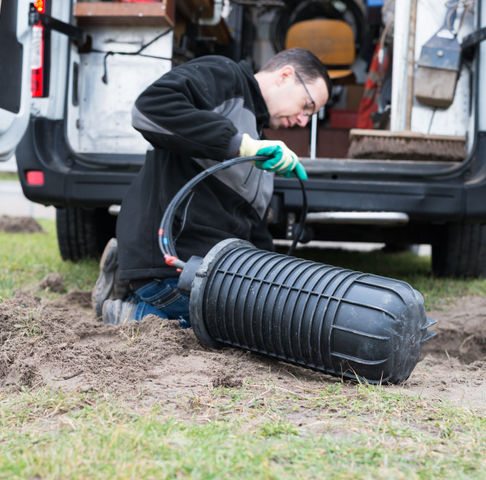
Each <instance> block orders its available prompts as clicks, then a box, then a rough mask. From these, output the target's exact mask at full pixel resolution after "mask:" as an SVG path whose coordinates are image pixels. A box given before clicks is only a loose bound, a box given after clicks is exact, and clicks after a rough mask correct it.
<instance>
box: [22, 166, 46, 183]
mask: <svg viewBox="0 0 486 480" xmlns="http://www.w3.org/2000/svg"><path fill="white" fill-rule="evenodd" d="M25 180H26V181H27V184H28V185H35V186H42V185H44V172H43V171H42V170H27V171H26V172H25Z"/></svg>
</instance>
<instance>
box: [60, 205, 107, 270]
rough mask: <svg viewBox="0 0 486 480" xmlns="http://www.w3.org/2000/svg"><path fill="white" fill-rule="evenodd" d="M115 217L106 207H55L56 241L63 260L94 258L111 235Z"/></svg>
mask: <svg viewBox="0 0 486 480" xmlns="http://www.w3.org/2000/svg"><path fill="white" fill-rule="evenodd" d="M115 223H116V219H115V217H113V216H111V215H109V214H108V211H107V210H106V209H90V210H88V209H84V208H79V207H65V208H57V209H56V228H57V242H58V245H59V251H60V253H61V257H62V259H63V260H69V261H72V262H77V261H78V260H81V259H84V258H98V257H99V256H100V255H101V253H102V252H103V248H104V247H105V245H106V242H108V240H109V239H110V238H111V237H114V236H115Z"/></svg>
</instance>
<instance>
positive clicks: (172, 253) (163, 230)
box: [158, 156, 307, 268]
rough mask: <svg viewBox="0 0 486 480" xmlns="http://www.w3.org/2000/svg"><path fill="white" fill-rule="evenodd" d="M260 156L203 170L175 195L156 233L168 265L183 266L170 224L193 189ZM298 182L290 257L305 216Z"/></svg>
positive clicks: (302, 184)
mask: <svg viewBox="0 0 486 480" xmlns="http://www.w3.org/2000/svg"><path fill="white" fill-rule="evenodd" d="M261 158H262V157H261V156H253V157H236V158H231V159H230V160H225V161H224V162H221V163H217V164H216V165H213V166H212V167H209V168H207V169H206V170H203V171H202V172H201V173H199V174H198V175H196V176H195V177H193V178H191V180H189V181H188V182H187V183H186V184H185V185H184V186H183V187H182V188H181V189H180V190H179V191H178V192H177V193H176V194H175V195H174V198H173V199H172V200H171V201H170V203H169V205H168V206H167V208H166V210H165V212H164V215H163V217H162V220H161V222H160V228H159V232H158V241H159V248H160V251H161V252H162V255H163V256H164V258H165V259H166V262H167V264H168V265H171V266H174V267H179V268H182V267H183V266H184V262H182V261H181V260H179V258H178V257H177V253H176V250H175V246H174V240H173V234H172V224H173V222H174V216H175V213H176V212H177V210H178V209H179V207H180V205H181V204H182V203H183V202H184V201H185V200H186V199H187V197H188V196H189V195H190V194H191V193H192V192H193V189H194V187H195V186H196V185H197V184H198V183H199V182H201V181H202V180H204V179H205V178H206V177H209V176H210V175H212V174H213V173H215V172H218V171H219V170H223V169H225V168H229V167H231V166H233V165H236V164H238V163H245V162H252V161H255V160H261ZM298 180H299V182H300V186H301V189H302V212H301V215H300V219H299V224H298V226H297V229H296V231H295V234H294V239H293V242H292V245H291V246H290V249H289V252H288V253H287V254H288V255H291V254H292V253H293V251H294V250H295V246H296V245H297V242H298V241H299V239H300V237H301V235H302V231H303V229H304V226H305V220H306V216H307V195H306V191H305V186H304V182H303V181H302V180H300V178H298Z"/></svg>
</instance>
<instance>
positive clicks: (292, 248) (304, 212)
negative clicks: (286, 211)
mask: <svg viewBox="0 0 486 480" xmlns="http://www.w3.org/2000/svg"><path fill="white" fill-rule="evenodd" d="M297 180H298V181H299V183H300V188H301V190H302V209H301V212H300V218H299V223H298V224H297V228H296V229H295V230H294V232H293V237H294V238H293V240H292V244H291V245H290V248H289V251H288V252H287V255H293V253H294V252H295V247H296V246H297V243H298V241H299V240H300V237H301V236H302V233H303V232H304V228H305V220H306V218H307V212H308V210H309V206H308V204H307V192H306V190H305V185H304V182H303V181H302V180H301V179H300V178H297Z"/></svg>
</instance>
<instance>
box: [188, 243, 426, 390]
mask: <svg viewBox="0 0 486 480" xmlns="http://www.w3.org/2000/svg"><path fill="white" fill-rule="evenodd" d="M216 257H217V255H216ZM203 288H204V292H197V295H198V296H200V295H203V297H202V299H201V298H200V299H199V301H198V304H199V308H200V311H199V317H200V318H202V319H203V321H204V325H205V329H206V330H207V332H208V333H209V335H210V336H211V337H212V338H213V339H214V340H216V341H218V342H220V343H222V344H226V345H232V346H236V347H240V348H244V349H248V350H252V351H255V352H259V353H263V354H266V355H270V356H273V357H276V358H279V359H282V360H285V361H290V362H293V363H296V364H299V365H303V366H306V367H310V368H313V369H317V370H321V371H325V372H328V373H332V374H336V375H344V376H347V377H356V376H359V377H362V378H366V379H367V380H369V381H371V382H379V381H393V382H398V381H401V380H403V379H405V378H407V377H408V375H409V374H410V372H411V370H412V369H413V367H414V366H415V364H416V362H417V361H418V358H419V355H420V346H421V342H420V340H421V338H422V337H423V336H424V335H425V330H426V328H424V325H425V323H426V317H425V310H424V308H423V303H422V299H421V296H420V295H417V294H416V293H417V292H415V290H413V289H412V288H411V287H410V286H409V285H408V284H406V283H404V282H401V281H397V280H393V279H389V278H384V277H379V276H374V275H369V274H363V273H360V272H354V271H350V270H345V269H342V268H339V267H333V266H328V265H323V264H320V263H315V262H311V261H307V260H302V259H297V258H294V257H288V256H285V255H280V254H275V253H272V252H266V251H262V250H257V249H255V248H253V247H251V246H248V247H247V246H237V247H236V248H234V249H229V250H228V249H226V251H223V252H222V254H221V256H220V257H219V258H218V257H217V258H216V261H213V263H212V266H211V268H210V269H209V271H208V272H207V280H206V281H205V283H204V287H203ZM192 293H196V292H191V295H192ZM191 302H192V300H191Z"/></svg>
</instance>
